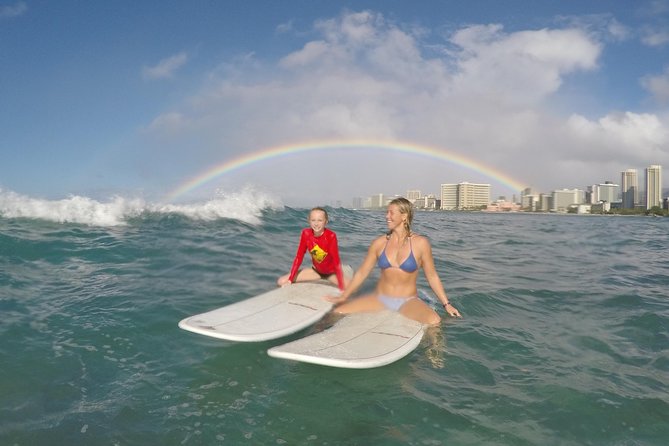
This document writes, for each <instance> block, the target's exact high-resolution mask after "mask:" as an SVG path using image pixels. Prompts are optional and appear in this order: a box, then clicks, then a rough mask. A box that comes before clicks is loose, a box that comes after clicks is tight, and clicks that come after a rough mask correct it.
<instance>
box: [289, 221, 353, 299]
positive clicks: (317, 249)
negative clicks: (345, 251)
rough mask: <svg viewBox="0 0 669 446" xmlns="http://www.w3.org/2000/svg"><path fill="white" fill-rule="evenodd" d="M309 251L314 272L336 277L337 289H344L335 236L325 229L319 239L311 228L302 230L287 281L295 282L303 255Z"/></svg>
mask: <svg viewBox="0 0 669 446" xmlns="http://www.w3.org/2000/svg"><path fill="white" fill-rule="evenodd" d="M307 251H309V254H311V262H312V264H313V265H314V269H315V270H316V272H318V273H319V274H322V275H330V274H336V275H337V282H338V283H339V289H340V290H343V289H344V272H343V270H342V268H341V261H340V260H339V247H338V245H337V235H336V234H335V233H334V232H333V231H331V230H329V229H328V228H325V230H324V231H323V234H321V235H320V236H319V237H316V236H315V235H314V231H313V230H312V229H311V228H304V229H303V230H302V235H301V236H300V244H299V246H298V247H297V253H296V254H295V260H293V266H292V268H291V269H290V277H289V280H290V281H291V282H293V281H295V277H296V276H297V271H298V269H299V268H300V265H302V260H303V259H304V254H305V253H306V252H307Z"/></svg>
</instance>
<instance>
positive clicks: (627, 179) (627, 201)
mask: <svg viewBox="0 0 669 446" xmlns="http://www.w3.org/2000/svg"><path fill="white" fill-rule="evenodd" d="M620 175H621V181H620V185H621V194H622V199H623V200H622V208H623V209H634V208H635V207H636V205H637V204H639V181H638V179H637V175H636V169H627V170H623V171H622V172H621V173H620Z"/></svg>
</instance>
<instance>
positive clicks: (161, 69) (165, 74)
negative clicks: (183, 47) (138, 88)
mask: <svg viewBox="0 0 669 446" xmlns="http://www.w3.org/2000/svg"><path fill="white" fill-rule="evenodd" d="M187 61H188V54H186V53H185V52H181V53H178V54H175V55H173V56H170V57H168V58H166V59H163V60H161V61H160V62H158V64H156V65H154V66H152V67H143V68H142V77H143V78H144V79H165V78H170V77H172V76H174V72H175V71H176V70H178V69H179V68H181V67H182V66H183V65H184V64H185V63H186V62H187Z"/></svg>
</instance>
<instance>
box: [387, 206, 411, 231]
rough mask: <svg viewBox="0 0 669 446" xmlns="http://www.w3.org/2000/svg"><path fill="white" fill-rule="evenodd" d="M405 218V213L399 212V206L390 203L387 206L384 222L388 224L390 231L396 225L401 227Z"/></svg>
mask: <svg viewBox="0 0 669 446" xmlns="http://www.w3.org/2000/svg"><path fill="white" fill-rule="evenodd" d="M406 218H407V217H406V215H404V214H403V213H401V212H400V208H399V207H398V206H397V205H394V204H391V205H390V206H388V210H387V211H386V223H387V224H388V230H389V231H392V230H394V229H395V228H397V227H403V226H404V221H405V220H406Z"/></svg>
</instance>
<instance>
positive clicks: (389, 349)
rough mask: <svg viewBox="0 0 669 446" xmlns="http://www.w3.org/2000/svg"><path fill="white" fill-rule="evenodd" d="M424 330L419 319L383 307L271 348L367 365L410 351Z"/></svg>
mask: <svg viewBox="0 0 669 446" xmlns="http://www.w3.org/2000/svg"><path fill="white" fill-rule="evenodd" d="M423 334H424V326H423V324H421V323H420V322H417V321H414V320H412V319H409V318H406V317H404V316H402V315H401V314H399V313H396V312H392V311H389V310H383V311H379V312H373V313H354V314H349V315H346V316H344V317H343V318H342V319H341V320H339V321H337V323H335V324H334V325H333V326H332V327H330V328H328V329H327V330H324V331H322V332H320V333H316V334H313V335H311V336H307V337H305V338H302V339H298V340H296V341H293V342H289V343H287V344H283V345H279V346H277V347H273V348H270V349H269V350H268V351H267V353H268V354H269V355H270V356H272V357H274V358H283V359H291V360H294V361H301V362H309V363H312V364H320V365H326V366H331V367H343V368H352V369H367V368H372V367H380V366H383V365H386V364H390V363H391V362H395V361H397V360H399V359H401V358H403V357H405V356H406V355H408V354H409V353H411V352H412V351H413V350H414V349H415V348H416V347H418V344H420V341H421V339H422V338H423Z"/></svg>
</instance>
